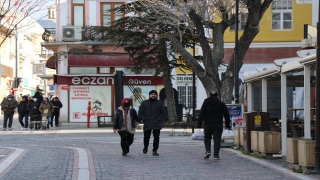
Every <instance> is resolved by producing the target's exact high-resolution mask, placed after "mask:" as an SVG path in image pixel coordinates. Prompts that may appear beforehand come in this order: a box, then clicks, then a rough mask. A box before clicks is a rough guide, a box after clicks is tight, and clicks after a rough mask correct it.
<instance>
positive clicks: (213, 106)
mask: <svg viewBox="0 0 320 180" xmlns="http://www.w3.org/2000/svg"><path fill="white" fill-rule="evenodd" d="M223 117H224V121H225V128H230V115H229V111H228V109H227V106H226V104H225V103H223V102H221V101H220V100H219V99H218V98H217V97H213V96H211V97H208V98H207V99H205V100H204V102H203V104H202V107H201V110H200V114H199V119H198V128H201V126H202V122H203V121H204V125H205V126H212V125H213V126H215V125H216V126H223Z"/></svg>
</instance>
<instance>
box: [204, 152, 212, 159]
mask: <svg viewBox="0 0 320 180" xmlns="http://www.w3.org/2000/svg"><path fill="white" fill-rule="evenodd" d="M210 156H211V153H210V152H209V151H208V152H207V153H206V154H205V155H204V156H203V158H206V159H208V158H209V157H210Z"/></svg>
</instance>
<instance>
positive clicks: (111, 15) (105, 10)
mask: <svg viewBox="0 0 320 180" xmlns="http://www.w3.org/2000/svg"><path fill="white" fill-rule="evenodd" d="M123 4H124V3H121V2H118V3H101V25H102V26H111V25H112V23H113V22H114V21H116V20H118V19H121V18H122V17H124V14H123V13H116V12H113V11H111V12H109V11H110V10H111V9H114V8H117V7H120V6H121V5H123Z"/></svg>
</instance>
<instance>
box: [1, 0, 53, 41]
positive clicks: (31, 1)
mask: <svg viewBox="0 0 320 180" xmlns="http://www.w3.org/2000/svg"><path fill="white" fill-rule="evenodd" d="M49 4H51V5H52V4H53V3H52V2H51V3H50V2H49V0H0V29H1V32H2V33H3V34H2V36H4V38H3V39H2V40H0V46H1V45H2V44H3V42H4V41H5V40H6V38H7V37H8V36H11V35H13V34H14V31H15V30H17V31H23V30H25V29H26V28H32V26H33V24H34V22H36V20H39V19H42V18H44V17H45V16H42V17H39V18H37V19H36V20H31V18H30V16H31V15H33V14H34V13H37V12H39V11H42V10H45V9H47V8H48V5H49Z"/></svg>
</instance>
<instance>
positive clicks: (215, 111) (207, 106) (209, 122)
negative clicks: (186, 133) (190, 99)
mask: <svg viewBox="0 0 320 180" xmlns="http://www.w3.org/2000/svg"><path fill="white" fill-rule="evenodd" d="M223 117H224V121H225V128H227V129H230V115H229V111H228V109H227V106H226V105H225V103H223V102H221V101H220V100H219V99H218V94H217V93H216V92H214V91H213V92H211V93H210V97H208V98H207V99H205V100H204V102H203V104H202V107H201V110H200V114H199V120H198V128H201V126H202V122H203V121H204V127H203V130H204V145H205V148H206V154H205V156H204V158H209V157H210V156H211V139H212V135H213V141H214V152H213V156H214V159H215V160H218V159H220V157H219V151H220V143H221V136H222V132H223Z"/></svg>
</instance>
